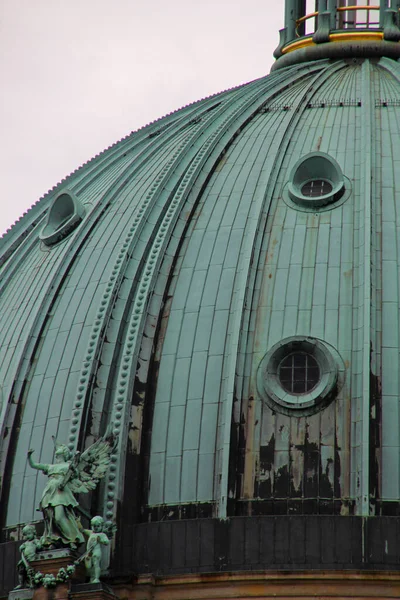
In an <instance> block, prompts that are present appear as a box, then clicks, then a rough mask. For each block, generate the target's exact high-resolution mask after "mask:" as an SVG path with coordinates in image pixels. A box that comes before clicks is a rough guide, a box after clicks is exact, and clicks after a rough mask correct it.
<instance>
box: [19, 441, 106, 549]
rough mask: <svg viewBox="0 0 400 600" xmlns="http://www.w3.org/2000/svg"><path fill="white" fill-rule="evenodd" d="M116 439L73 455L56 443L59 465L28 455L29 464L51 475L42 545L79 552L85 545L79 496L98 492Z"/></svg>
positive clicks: (44, 506)
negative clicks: (96, 490) (41, 461)
mask: <svg viewBox="0 0 400 600" xmlns="http://www.w3.org/2000/svg"><path fill="white" fill-rule="evenodd" d="M114 443H115V440H114V438H113V437H112V436H107V435H106V436H104V437H102V438H100V439H98V440H97V441H96V442H95V443H94V444H92V445H91V446H89V448H87V450H85V451H84V452H82V453H80V452H75V454H72V453H71V452H70V450H69V449H68V448H67V446H65V445H64V444H57V443H56V444H55V445H56V451H55V461H56V462H55V464H41V463H36V462H35V461H34V460H33V458H32V454H33V452H34V450H32V449H31V450H29V452H28V462H29V464H30V466H31V467H32V468H33V469H38V470H39V471H42V472H43V473H44V474H45V475H47V476H48V481H47V484H46V486H45V488H44V490H43V494H42V498H41V500H40V505H39V508H40V509H41V510H42V512H43V519H44V533H43V537H42V539H41V544H42V545H43V546H45V547H46V546H47V547H57V546H67V547H69V548H71V549H75V548H76V547H77V546H78V545H79V544H81V543H83V542H84V537H83V534H82V531H81V526H80V521H79V518H78V517H77V515H76V511H75V509H76V507H77V506H78V501H77V499H76V497H75V494H79V493H86V492H89V491H91V490H94V489H95V488H96V486H97V484H98V483H99V481H100V479H102V477H104V475H105V473H106V470H107V467H108V465H109V463H110V456H111V452H112V449H113V446H114Z"/></svg>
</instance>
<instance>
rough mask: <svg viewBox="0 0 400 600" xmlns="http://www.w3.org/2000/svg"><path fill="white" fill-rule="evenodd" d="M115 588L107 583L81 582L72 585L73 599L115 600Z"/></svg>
mask: <svg viewBox="0 0 400 600" xmlns="http://www.w3.org/2000/svg"><path fill="white" fill-rule="evenodd" d="M115 597H116V596H115V594H114V591H113V589H112V588H111V587H110V586H109V585H106V584H105V583H102V582H100V583H81V584H78V585H77V584H75V585H72V586H71V592H70V599H71V600H115Z"/></svg>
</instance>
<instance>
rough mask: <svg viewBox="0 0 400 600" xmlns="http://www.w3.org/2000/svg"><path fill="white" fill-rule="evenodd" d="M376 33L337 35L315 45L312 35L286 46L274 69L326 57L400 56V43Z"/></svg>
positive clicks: (399, 57)
mask: <svg viewBox="0 0 400 600" xmlns="http://www.w3.org/2000/svg"><path fill="white" fill-rule="evenodd" d="M376 35H377V34H373V35H371V33H365V34H364V36H361V34H358V35H357V36H356V35H354V34H347V35H346V34H334V35H332V36H331V37H332V41H330V42H327V43H325V44H315V43H314V42H313V40H312V38H311V37H310V38H303V39H302V40H299V41H298V42H294V43H293V44H291V45H290V46H287V47H286V48H285V50H286V52H285V53H284V54H283V55H282V56H281V57H280V58H278V59H277V61H276V62H275V63H274V64H273V65H272V68H271V71H276V70H277V69H283V68H284V67H290V66H292V65H295V64H301V63H304V62H309V61H315V60H322V59H336V60H338V59H346V58H352V59H354V58H382V57H387V58H392V59H394V60H398V59H400V43H398V42H387V41H385V40H382V39H377V38H376ZM349 38H350V39H349Z"/></svg>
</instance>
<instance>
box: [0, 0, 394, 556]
mask: <svg viewBox="0 0 400 600" xmlns="http://www.w3.org/2000/svg"><path fill="white" fill-rule="evenodd" d="M321 4H323V3H322V2H321ZM288 6H289V7H290V6H291V3H290V2H288ZM296 18H297V19H299V18H301V16H299V15H297V16H296ZM292 33H293V32H292ZM305 37H306V36H305ZM286 43H287V44H288V43H291V39H290V36H289V38H288V39H287V41H286ZM332 43H333V42H332ZM393 43H394V42H393ZM297 51H298V52H301V50H297ZM280 52H282V50H281V51H280ZM295 53H296V50H294V51H293V56H294V55H295ZM289 54H290V53H289ZM286 55H287V54H283V57H284V56H286ZM299 56H300V55H299ZM281 60H282V59H281V58H279V59H278V62H277V64H278V63H279V61H281ZM282 64H283V63H282ZM399 161H400V65H399V63H398V62H397V61H396V60H393V59H392V58H388V57H385V56H381V57H379V56H376V54H375V55H374V56H372V57H371V58H368V57H363V58H354V59H353V60H348V58H343V59H336V60H332V59H331V58H329V57H328V58H324V59H321V60H313V61H309V62H304V61H303V59H302V58H301V60H299V62H298V64H293V65H287V66H285V65H284V64H283V67H282V68H279V69H276V70H274V71H273V73H272V74H271V75H268V76H266V77H264V78H262V79H259V80H257V81H254V82H251V83H249V84H247V85H243V86H241V87H238V88H235V89H232V90H228V91H226V92H223V93H221V94H218V95H215V96H213V97H211V98H207V99H205V100H202V101H200V102H198V103H195V104H193V105H190V106H187V107H185V108H182V109H181V110H179V111H177V112H175V113H173V114H171V115H168V116H167V117H165V118H163V119H160V120H159V121H156V122H155V123H152V124H151V125H149V126H147V127H145V128H143V129H141V130H139V131H138V132H135V133H133V134H131V135H129V136H128V137H126V138H125V139H123V140H122V141H120V142H119V143H117V144H115V145H114V146H112V147H111V148H109V149H107V150H106V151H105V152H103V153H102V154H100V155H98V156H97V157H96V158H94V159H93V160H92V161H90V162H88V163H87V164H86V165H84V166H83V167H81V168H80V169H78V170H77V171H76V172H74V173H73V174H72V175H70V176H69V177H68V178H67V179H66V180H65V182H62V183H61V184H60V185H59V186H57V188H55V189H54V190H52V191H51V192H50V193H49V194H48V195H47V196H46V197H45V198H43V199H42V200H40V202H38V203H37V204H36V205H35V206H34V207H33V208H32V209H31V210H30V211H29V212H28V213H27V214H26V215H25V216H24V217H23V218H22V219H21V220H20V221H19V222H18V223H17V224H16V225H15V226H14V227H13V228H12V229H11V231H10V232H8V234H7V235H5V237H4V238H3V239H2V240H1V242H0V252H1V258H0V264H1V267H0V281H1V295H0V320H1V334H0V344H1V346H0V352H1V362H0V369H1V377H0V381H1V388H2V396H1V399H2V403H1V413H0V416H1V424H2V454H1V457H2V458H1V468H2V477H3V490H2V500H1V506H2V510H3V524H4V525H5V530H4V531H5V534H4V535H5V536H7V535H9V532H11V531H14V530H15V528H16V526H18V525H20V524H23V523H27V522H31V521H37V520H38V519H39V517H38V514H37V513H36V509H37V506H38V502H39V499H40V496H41V493H42V490H43V486H44V480H43V479H42V478H41V477H40V476H37V474H36V473H34V472H32V470H30V469H29V467H28V465H27V462H26V453H27V450H28V449H29V448H30V447H34V448H35V449H36V452H37V456H38V459H40V461H42V462H51V460H52V456H53V451H54V448H53V442H52V436H56V437H57V439H58V440H60V441H64V442H66V443H67V444H68V445H69V448H70V449H71V450H76V449H79V450H82V449H83V448H84V447H85V446H87V445H89V444H90V443H91V442H92V441H93V439H94V438H96V437H97V436H99V435H100V434H101V433H103V432H104V431H105V429H106V427H107V426H110V425H111V426H112V427H113V429H114V433H115V434H117V435H118V444H117V448H116V453H115V455H114V458H113V462H112V465H111V468H110V470H109V472H108V474H107V477H106V480H105V484H104V486H102V487H101V488H100V491H99V494H98V495H97V496H96V498H93V499H92V506H87V507H86V509H87V510H90V509H92V510H97V511H100V512H101V513H102V514H103V515H104V517H105V518H106V519H108V520H110V519H117V521H118V520H119V521H118V522H119V524H120V529H121V528H122V529H126V530H127V531H128V530H129V528H130V527H131V528H132V527H133V525H134V524H135V523H138V522H140V521H142V522H146V521H158V520H161V519H169V518H173V519H180V518H184V517H186V518H191V517H194V516H195V517H210V518H212V517H219V518H225V517H233V516H238V515H247V516H251V515H256V514H258V515H277V514H284V515H289V514H298V515H307V514H314V515H316V514H331V515H334V514H336V515H339V514H341V515H359V516H360V515H362V516H368V515H381V514H392V512H390V511H392V507H393V506H395V505H397V504H398V501H399V498H400V469H399V456H400V453H399V449H400V448H399V446H400V428H399V418H400V412H399V403H398V397H399V393H400V387H399V386H400V382H399V376H398V364H399V333H400V317H399V289H400V278H399V253H398V248H399V244H400V238H399V231H400V222H399V214H400V211H399V206H400V192H399V190H400V184H399V182H398V181H397V180H398V178H399V173H400V163H399ZM7 532H8V533H7ZM118 535H119V534H118ZM123 535H125V534H122V533H121V536H122V537H123ZM121 539H122V538H121ZM121 543H122V542H121ZM117 546H118V544H117ZM126 552H128V551H126ZM129 556H130V555H129ZM126 560H127V561H129V560H131V559H129V558H127V559H126ZM132 560H133V559H132ZM121 564H122V563H121Z"/></svg>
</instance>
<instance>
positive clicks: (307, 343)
mask: <svg viewBox="0 0 400 600" xmlns="http://www.w3.org/2000/svg"><path fill="white" fill-rule="evenodd" d="M343 378H344V367H343V362H342V360H341V358H340V356H339V354H338V353H337V351H336V350H335V349H334V348H332V347H331V346H329V345H328V344H326V343H325V342H323V341H322V340H318V339H316V338H311V337H292V338H286V339H284V340H282V341H281V342H279V343H278V344H275V346H273V347H272V348H271V349H270V350H269V351H268V352H267V354H266V355H265V356H264V358H263V360H262V361H261V364H260V366H259V369H258V374H257V386H258V390H259V392H260V394H261V396H262V398H263V399H264V400H265V401H266V402H267V404H269V406H271V408H274V409H276V410H278V411H279V412H283V413H284V414H297V415H299V416H303V415H307V414H313V413H314V412H316V411H317V410H320V409H321V408H323V407H324V406H326V405H327V404H328V403H329V402H330V401H331V400H332V399H333V398H334V397H336V395H337V393H338V390H339V388H340V387H341V385H342V382H343Z"/></svg>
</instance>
